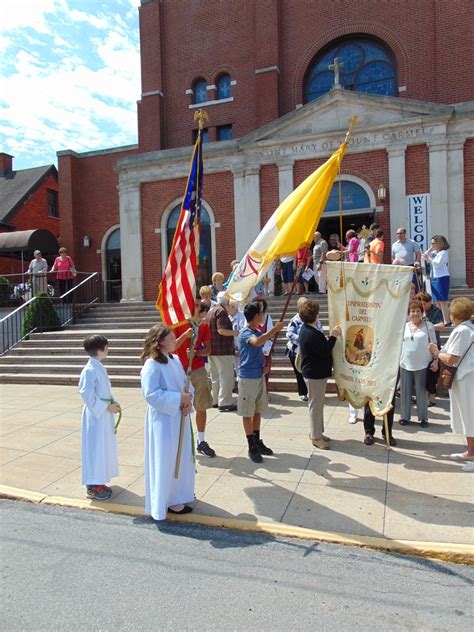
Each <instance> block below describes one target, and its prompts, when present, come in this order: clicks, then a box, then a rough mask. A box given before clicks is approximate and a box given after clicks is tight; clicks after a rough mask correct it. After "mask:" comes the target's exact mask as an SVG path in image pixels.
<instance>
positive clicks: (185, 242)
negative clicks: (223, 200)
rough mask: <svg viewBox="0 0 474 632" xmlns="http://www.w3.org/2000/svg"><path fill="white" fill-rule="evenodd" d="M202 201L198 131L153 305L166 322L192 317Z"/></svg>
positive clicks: (176, 322)
mask: <svg viewBox="0 0 474 632" xmlns="http://www.w3.org/2000/svg"><path fill="white" fill-rule="evenodd" d="M201 201H202V142H201V132H200V131H199V133H198V137H197V140H196V144H195V145H194V151H193V157H192V159H191V167H190V170H189V176H188V182H187V184H186V190H185V194H184V199H183V204H182V206H181V213H180V216H179V221H178V224H177V226H176V231H175V233H174V237H173V245H172V246H171V252H170V255H169V257H168V261H167V262H166V267H165V270H164V273H163V278H162V280H161V283H160V291H159V293H158V299H157V301H156V307H157V309H159V310H160V312H161V318H162V320H163V322H164V323H165V324H167V325H179V324H181V323H183V322H185V321H186V320H189V319H191V318H193V316H194V310H195V307H194V306H195V300H196V278H197V266H198V259H199V235H200V230H201V225H200V222H201Z"/></svg>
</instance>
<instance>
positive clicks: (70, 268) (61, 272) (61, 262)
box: [50, 246, 77, 303]
mask: <svg viewBox="0 0 474 632" xmlns="http://www.w3.org/2000/svg"><path fill="white" fill-rule="evenodd" d="M50 272H56V273H57V279H58V281H59V292H60V294H61V296H62V295H63V294H66V292H69V290H71V289H72V281H73V279H74V277H75V276H76V274H77V272H76V267H75V265H74V261H73V260H72V259H71V257H70V256H69V255H68V254H67V250H66V248H64V246H63V247H62V248H60V249H59V251H58V256H57V257H56V259H55V260H54V263H53V267H52V268H51V270H50ZM63 302H64V303H71V302H72V296H70V295H68V296H66V298H64V299H63Z"/></svg>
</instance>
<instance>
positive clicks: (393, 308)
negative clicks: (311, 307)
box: [326, 261, 413, 415]
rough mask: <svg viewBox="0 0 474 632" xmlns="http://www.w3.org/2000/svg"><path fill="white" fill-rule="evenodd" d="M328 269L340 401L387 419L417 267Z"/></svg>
mask: <svg viewBox="0 0 474 632" xmlns="http://www.w3.org/2000/svg"><path fill="white" fill-rule="evenodd" d="M326 265H327V270H328V278H327V287H328V306H329V325H330V327H331V328H332V327H334V326H336V325H340V326H341V328H342V335H341V336H340V337H339V338H338V340H337V342H336V345H335V347H334V350H333V360H334V378H335V380H336V385H337V391H338V395H339V398H340V399H346V400H348V401H349V402H350V403H351V404H352V406H354V408H362V407H363V406H364V404H366V403H367V402H369V403H370V407H371V409H372V412H373V414H374V415H384V414H385V413H386V412H388V411H389V410H390V409H391V407H392V399H393V394H394V392H395V387H396V382H397V375H398V369H399V365H400V353H401V347H402V341H403V332H404V328H405V322H406V315H407V309H408V300H409V297H410V287H411V281H412V276H413V268H410V267H407V266H393V265H375V264H370V263H344V264H341V263H340V262H336V261H332V262H331V261H328V262H327V264H326ZM341 276H342V283H341ZM341 286H342V287H341Z"/></svg>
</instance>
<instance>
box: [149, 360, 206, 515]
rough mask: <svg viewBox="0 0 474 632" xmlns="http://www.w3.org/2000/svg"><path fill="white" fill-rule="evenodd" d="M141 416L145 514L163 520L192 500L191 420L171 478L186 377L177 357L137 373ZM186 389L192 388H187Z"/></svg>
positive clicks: (152, 364) (193, 473) (151, 365)
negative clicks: (172, 509) (143, 409)
mask: <svg viewBox="0 0 474 632" xmlns="http://www.w3.org/2000/svg"><path fill="white" fill-rule="evenodd" d="M140 375H141V384H142V393H143V397H144V398H145V401H146V402H147V404H148V409H147V412H146V417H145V513H146V514H147V515H149V516H152V517H153V518H154V519H155V520H164V519H165V518H166V514H167V511H168V507H171V506H173V505H180V504H184V503H190V502H193V500H194V479H195V465H194V459H193V448H192V433H191V419H190V416H189V415H188V418H187V420H186V426H185V433H184V439H183V450H182V453H181V463H180V470H179V478H177V479H176V478H175V477H174V470H175V463H176V455H177V452H178V440H179V429H180V423H181V410H180V405H181V392H182V390H183V388H184V384H185V380H186V376H185V373H184V370H183V367H182V366H181V362H180V361H179V358H178V356H173V358H172V359H171V358H170V359H169V360H168V362H167V364H162V363H160V362H156V361H155V360H152V359H150V358H149V359H148V360H147V361H146V362H145V364H144V366H143V368H142V370H141V374H140ZM190 390H192V387H191V386H190Z"/></svg>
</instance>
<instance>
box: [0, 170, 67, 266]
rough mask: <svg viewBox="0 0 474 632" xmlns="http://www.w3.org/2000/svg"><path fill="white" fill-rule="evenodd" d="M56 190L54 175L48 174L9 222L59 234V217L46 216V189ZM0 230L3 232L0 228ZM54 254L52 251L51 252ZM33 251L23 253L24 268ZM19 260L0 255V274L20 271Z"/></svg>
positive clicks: (27, 228)
mask: <svg viewBox="0 0 474 632" xmlns="http://www.w3.org/2000/svg"><path fill="white" fill-rule="evenodd" d="M48 189H51V190H53V191H57V190H58V181H57V179H56V176H55V175H53V174H50V175H49V176H48V177H47V178H46V179H45V180H43V182H42V183H41V184H40V185H39V186H38V187H37V188H36V189H35V190H34V191H33V193H32V194H31V195H30V196H29V197H28V199H27V200H25V202H24V203H23V205H22V206H21V207H20V208H19V209H18V211H17V212H16V213H15V214H14V215H13V216H12V217H10V218H9V220H8V221H9V223H10V224H12V225H13V226H14V227H15V230H33V229H34V228H43V229H44V230H49V231H50V232H51V233H53V235H54V236H55V237H59V235H60V221H61V220H60V219H58V218H54V217H49V216H48V194H47V190H48ZM59 216H60V218H61V208H60V207H59ZM0 232H3V231H2V230H1V229H0ZM52 254H54V253H52ZM32 256H33V253H25V257H26V261H25V266H24V267H25V269H27V268H28V265H29V262H30V259H31V257H32ZM48 262H49V263H52V261H51V256H48ZM21 271H22V270H21V261H20V260H16V259H10V258H9V257H0V274H16V273H19V272H21Z"/></svg>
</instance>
